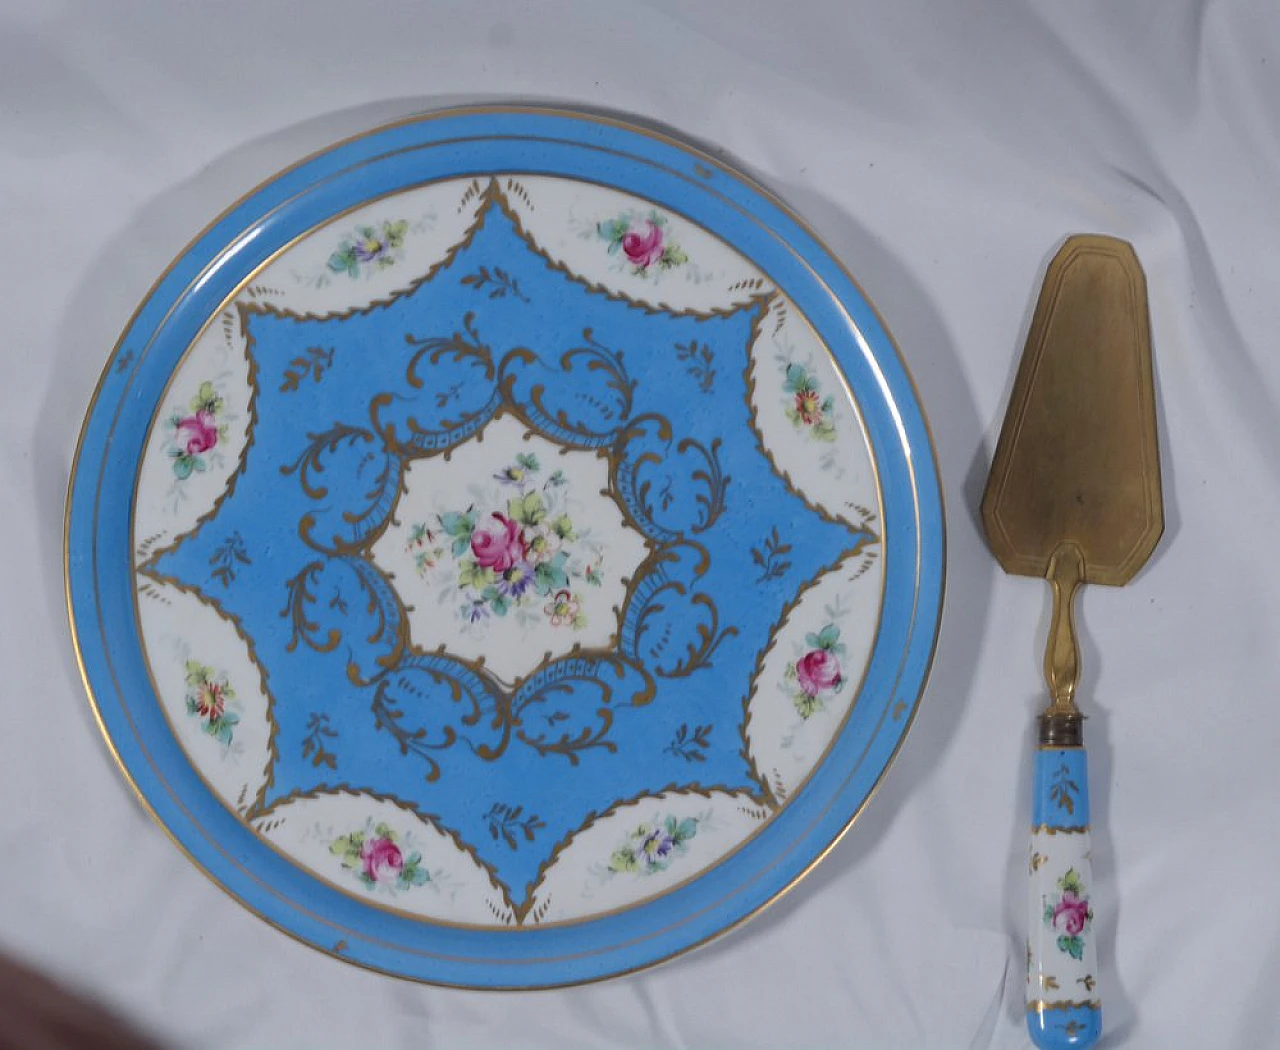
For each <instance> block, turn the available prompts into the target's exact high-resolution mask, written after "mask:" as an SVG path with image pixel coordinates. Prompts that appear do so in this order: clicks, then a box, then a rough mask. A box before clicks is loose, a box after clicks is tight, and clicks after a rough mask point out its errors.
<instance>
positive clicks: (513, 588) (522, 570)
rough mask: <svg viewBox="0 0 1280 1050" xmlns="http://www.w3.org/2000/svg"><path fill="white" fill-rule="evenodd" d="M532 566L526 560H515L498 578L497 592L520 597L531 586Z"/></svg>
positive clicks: (510, 596) (511, 596)
mask: <svg viewBox="0 0 1280 1050" xmlns="http://www.w3.org/2000/svg"><path fill="white" fill-rule="evenodd" d="M533 579H534V577H533V568H532V567H531V566H530V565H529V563H528V562H523V561H522V562H516V564H515V565H513V566H511V568H509V569H507V570H506V571H505V572H503V574H502V575H501V576H500V577H499V578H498V593H499V594H505V595H506V596H507V597H509V598H520V597H522V596H523V595H524V592H525V591H527V590H528V589H529V588H530V587H532V586H533Z"/></svg>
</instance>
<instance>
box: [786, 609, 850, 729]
mask: <svg viewBox="0 0 1280 1050" xmlns="http://www.w3.org/2000/svg"><path fill="white" fill-rule="evenodd" d="M804 641H805V645H807V646H808V647H809V648H808V652H806V653H805V654H804V656H802V657H800V659H799V660H796V661H795V662H794V663H790V664H787V669H786V671H785V672H784V674H785V677H786V679H787V681H788V682H794V683H795V684H796V689H795V692H794V694H793V696H792V702H793V703H794V704H795V707H796V712H797V713H798V714H799V715H800V717H801V718H804V719H808V718H811V717H812V716H813V715H815V714H817V713H818V712H819V711H821V710H822V709H823V708H824V707H826V701H827V700H829V699H830V697H831V694H832V693H834V692H835V691H836V690H838V689H839V688H840V686H841V685H842V684H843V683H844V671H843V669H842V668H841V667H840V657H841V656H843V655H844V653H845V648H844V645H843V643H841V641H840V628H839V627H837V626H836V625H835V624H831V623H829V624H827V625H826V626H825V627H823V628H822V630H820V631H819V632H818V633H817V634H806V635H805V637H804Z"/></svg>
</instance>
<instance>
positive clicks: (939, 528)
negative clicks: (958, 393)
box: [67, 107, 943, 988]
mask: <svg viewBox="0 0 1280 1050" xmlns="http://www.w3.org/2000/svg"><path fill="white" fill-rule="evenodd" d="M942 577H943V520H942V510H941V505H940V497H939V488H938V479H937V475H936V470H935V466H934V459H933V454H932V449H931V446H930V442H929V437H928V434H927V431H926V428H925V424H924V420H923V418H922V415H921V411H920V408H919V406H918V405H917V403H916V399H915V396H914V394H913V390H912V387H911V383H910V380H909V378H908V376H907V373H906V371H905V370H904V368H903V366H902V363H901V361H900V360H899V358H898V356H897V354H896V353H895V351H894V349H893V346H892V344H891V342H890V340H889V337H888V335H887V334H886V333H885V331H884V329H883V328H882V327H881V324H880V322H879V321H878V320H877V318H876V315H875V313H874V312H873V310H872V309H871V307H870V306H869V305H868V303H867V302H866V300H865V299H864V298H863V296H862V295H861V293H860V292H859V291H858V289H857V287H856V286H855V285H854V283H853V281H852V280H851V279H850V278H849V276H848V275H847V274H846V273H845V271H844V270H843V269H842V268H841V267H840V265H839V264H838V263H837V262H836V261H835V260H834V259H833V258H832V257H831V255H830V254H829V253H828V252H827V250H826V249H825V248H824V247H823V246H822V245H821V244H820V242H819V241H818V240H817V239H816V237H815V236H814V235H813V233H811V232H810V231H809V230H808V229H806V228H805V227H804V226H803V225H802V224H801V223H800V221H799V220H798V219H797V218H795V217H794V216H793V215H792V214H791V213H790V212H789V211H787V210H786V208H785V207H784V206H783V205H782V204H780V203H779V202H778V201H777V200H776V199H774V198H773V197H771V196H770V195H769V194H768V193H767V192H766V191H765V190H763V189H761V188H760V187H759V186H757V185H755V184H754V183H752V182H751V181H750V180H749V179H747V178H745V177H744V176H743V175H741V174H740V173H738V172H735V171H732V170H730V169H728V168H726V167H725V166H724V165H723V164H722V163H720V162H719V161H716V160H714V159H712V158H711V157H709V156H707V155H705V154H703V153H700V152H698V151H697V150H695V149H692V148H690V147H689V146H687V145H684V144H682V143H679V142H676V141H674V140H672V139H670V138H668V137H666V136H664V135H661V134H656V133H654V132H652V131H649V130H645V129H641V128H638V127H632V126H628V125H625V124H622V123H619V122H617V121H613V120H608V119H603V118H600V117H596V116H589V115H586V114H580V113H571V112H563V111H550V110H539V109H530V108H524V107H499V108H493V107H488V108H483V109H467V110H454V111H449V112H443V113H436V114H431V115H429V116H424V117H420V118H415V119H411V120H406V121H403V122H400V123H398V124H395V125H392V126H389V127H385V128H381V129H378V130H376V131H373V132H370V133H369V134H366V135H362V136H359V137H357V138H354V139H351V140H348V141H346V142H343V143H341V144H339V145H337V146H335V147H333V148H332V149H330V150H328V151H326V152H324V153H321V154H319V155H317V156H315V157H313V158H311V159H310V160H307V161H305V162H303V163H302V164H300V165H299V166H297V167H295V168H293V169H291V170H289V171H287V172H285V173H284V174H282V175H280V176H278V177H277V178H275V179H273V180H272V181H271V182H269V183H267V184H266V185H264V186H262V187H261V188H259V189H257V190H255V191H254V192H253V193H251V194H250V195H249V196H248V197H247V198H245V199H244V200H243V201H241V202H240V203H239V204H237V205H235V206H234V207H233V208H232V209H231V210H230V211H229V212H227V213H226V214H225V215H223V216H222V217H221V218H220V219H218V220H217V221H216V222H215V223H214V224H213V225H212V226H211V227H209V229H208V230H206V231H205V232H204V233H203V234H202V235H201V236H200V237H199V238H198V239H197V240H196V241H195V242H194V243H193V244H192V245H191V247H190V248H188V249H187V250H186V251H185V252H184V253H183V254H182V256H181V257H180V258H179V259H178V260H177V261H176V262H175V263H174V264H173V265H172V266H171V267H170V269H169V270H168V272H167V273H166V274H165V275H164V276H163V277H162V278H161V279H160V281H159V283H158V284H157V285H156V286H155V288H154V289H153V290H152V292H151V294H150V295H149V296H148V298H147V299H146V301H145V302H144V303H143V304H142V306H141V308H140V309H139V311H138V313H137V315H136V316H135V317H134V319H133V321H132V322H131V323H130V325H129V328H128V330H127V331H126V332H125V334H124V336H123V337H122V339H121V341H120V344H119V346H118V347H117V348H116V351H115V354H114V355H113V357H112V359H111V361H110V363H109V364H108V366H107V369H106V371H105V372H104V374H103V377H102V380H101V382H100V384H99V387H98V391H97V393H96V395H95V397H94V401H93V405H92V408H91V410H90V413H89V417H88V420H87V421H86V423H85V427H84V431H83V434H82V435H81V443H80V447H79V450H78V453H77V457H76V468H75V471H74V472H73V475H72V483H71V492H70V497H69V507H68V524H67V579H68V594H69V605H70V615H71V620H72V627H73V631H74V635H75V641H76V647H77V652H78V655H79V659H80V661H81V664H82V668H83V672H84V678H85V682H86V685H87V687H88V690H89V692H90V695H91V697H92V700H93V703H94V705H95V706H96V708H97V712H98V715H99V717H100V719H101V722H102V726H103V729H104V731H105V732H106V734H107V737H108V739H109V742H110V744H111V747H112V749H113V750H114V752H115V754H116V756H117V758H118V759H119V761H120V764H121V766H122V768H123V769H124V771H125V774H126V776H127V777H128V778H129V780H130V782H131V783H132V784H133V785H134V787H135V788H136V790H137V791H138V793H139V795H140V796H141V797H142V799H143V800H144V802H145V803H146V805H147V806H148V808H150V809H151V811H152V812H153V813H154V815H155V817H156V819H157V820H158V821H159V822H160V823H161V824H162V825H163V826H164V827H165V828H167V829H168V831H169V832H170V833H171V834H172V836H173V837H174V839H175V840H176V841H177V842H178V843H179V844H180V845H181V846H182V848H183V849H184V850H185V851H186V852H187V853H188V854H189V855H190V856H191V857H192V859H193V860H194V861H195V862H196V863H197V864H198V865H199V866H200V867H201V868H203V869H204V870H205V871H206V872H207V873H208V874H209V875H210V876H211V877H212V878H213V879H214V880H215V881H216V882H218V883H219V884H220V885H222V886H223V887H224V888H225V889H227V890H228V891H229V892H230V893H231V894H232V895H233V896H235V897H236V898H237V899H239V900H240V901H241V902H243V903H244V904H245V905H246V906H247V907H249V908H251V909H252V910H253V911H255V912H256V913H257V914H259V915H261V916H262V917H263V918H265V919H267V920H268V921H270V922H272V923H273V924H275V925H276V926H279V927H280V928H282V929H283V930H285V931H287V932H288V933H290V934H292V935H294V936H296V937H298V938H299V939H301V940H303V941H305V942H307V943H309V944H312V945H314V946H316V947H317V948H320V949H322V950H324V951H327V952H331V953H333V954H335V955H338V956H340V957H341V958H344V959H348V960H350V961H352V962H355V963H359V964H361V965H364V966H369V967H373V968H376V969H379V970H384V971H387V972H390V973H394V974H397V975H401V976H405V977H412V978H417V979H421V980H427V981H433V982H440V983H446V984H454V985H467V986H478V987H525V988H527V987H539V986H547V985H557V984H567V983H574V982H581V981H587V980H592V979H596V978H600V977H605V976H609V975H612V974H617V973H623V972H627V971H630V970H634V969H636V968H638V967H642V966H646V965H648V964H650V963H653V962H656V961H658V960H660V959H663V958H666V957H668V956H671V955H673V954H676V953H679V952H681V951H683V950H685V949H687V948H690V947H692V946H694V945H697V944H700V943H702V942H704V941H706V940H708V939H709V938H711V937H713V936H715V935H716V934H718V933H721V932H723V931H724V930H726V929H728V928H730V927H732V926H734V925H735V924H736V923H738V922H740V921H742V920H743V919H745V918H746V917H748V916H750V915H751V914H753V913H754V912H756V911H757V910H759V909H760V908H762V907H763V906H764V905H766V904H767V903H768V902H769V901H771V900H773V899H774V898H776V897H777V896H779V895H780V894H781V893H783V892H784V891H785V890H786V889H787V888H788V887H790V886H791V885H792V884H793V883H794V882H795V881H796V880H797V879H798V878H800V877H801V876H802V875H803V874H804V873H805V872H806V871H807V870H808V869H809V868H810V867H812V866H813V864H814V863H816V861H817V860H818V859H819V858H820V857H822V855H823V854H824V853H825V852H826V851H827V850H828V849H829V848H830V846H831V845H832V844H833V843H834V841H835V840H836V839H837V838H838V836H839V835H840V834H841V832H842V831H843V830H844V829H845V828H847V827H848V825H849V824H850V823H851V822H852V820H853V818H854V817H855V816H856V815H857V813H858V812H859V810H860V808H861V806H862V805H863V803H864V802H865V801H866V800H867V798H868V796H869V795H870V794H871V792H872V790H873V789H874V788H875V786H876V784H877V783H878V781H879V779H880V777H881V775H882V774H883V772H884V770H885V767H886V766H887V765H888V763H889V761H890V759H891V758H892V757H893V755H894V753H895V752H896V750H897V748H898V746H899V744H900V743H901V741H902V738H903V735H904V734H905V733H906V730H907V727H908V725H909V724H910V722H911V716H912V714H913V712H914V709H915V705H916V702H917V698H918V697H919V694H920V691H921V688H922V686H923V683H924V679H925V676H926V674H927V670H928V664H929V660H930V657H931V654H932V649H933V644H934V639H935V635H936V631H937V626H938V618H939V607H940V599H941V590H942Z"/></svg>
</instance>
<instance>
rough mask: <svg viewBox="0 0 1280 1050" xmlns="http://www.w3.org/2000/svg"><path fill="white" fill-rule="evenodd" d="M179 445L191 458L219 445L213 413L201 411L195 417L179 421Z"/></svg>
mask: <svg viewBox="0 0 1280 1050" xmlns="http://www.w3.org/2000/svg"><path fill="white" fill-rule="evenodd" d="M177 430H178V443H179V444H180V445H182V447H183V449H184V450H185V451H186V453H187V455H189V456H198V455H200V453H201V452H208V451H209V449H211V448H213V447H214V446H215V445H216V444H217V443H218V426H217V424H216V423H215V422H214V419H213V413H212V412H208V411H205V410H204V409H201V410H200V411H199V412H197V413H196V414H195V415H194V416H187V417H186V419H180V420H178V425H177Z"/></svg>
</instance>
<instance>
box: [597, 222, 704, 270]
mask: <svg viewBox="0 0 1280 1050" xmlns="http://www.w3.org/2000/svg"><path fill="white" fill-rule="evenodd" d="M596 233H597V234H598V235H599V237H600V238H601V239H602V240H605V241H607V242H608V243H609V248H608V251H609V254H610V255H620V256H621V257H622V259H623V260H625V263H626V266H627V267H628V268H629V269H630V271H631V273H632V274H633V275H634V276H636V277H647V276H649V275H650V274H654V273H661V272H663V271H667V270H674V269H675V268H676V267H679V266H683V265H684V264H685V263H687V262H688V261H689V256H688V255H686V254H685V253H684V251H683V249H681V247H680V246H679V245H678V244H676V242H675V241H673V240H672V239H671V237H670V236H669V235H668V232H667V218H666V216H665V215H663V214H662V213H661V212H657V211H654V212H650V213H649V214H648V215H643V214H641V213H638V212H627V213H625V214H623V215H620V216H619V217H618V218H616V219H606V220H605V221H604V222H601V223H598V224H597V225H596Z"/></svg>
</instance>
